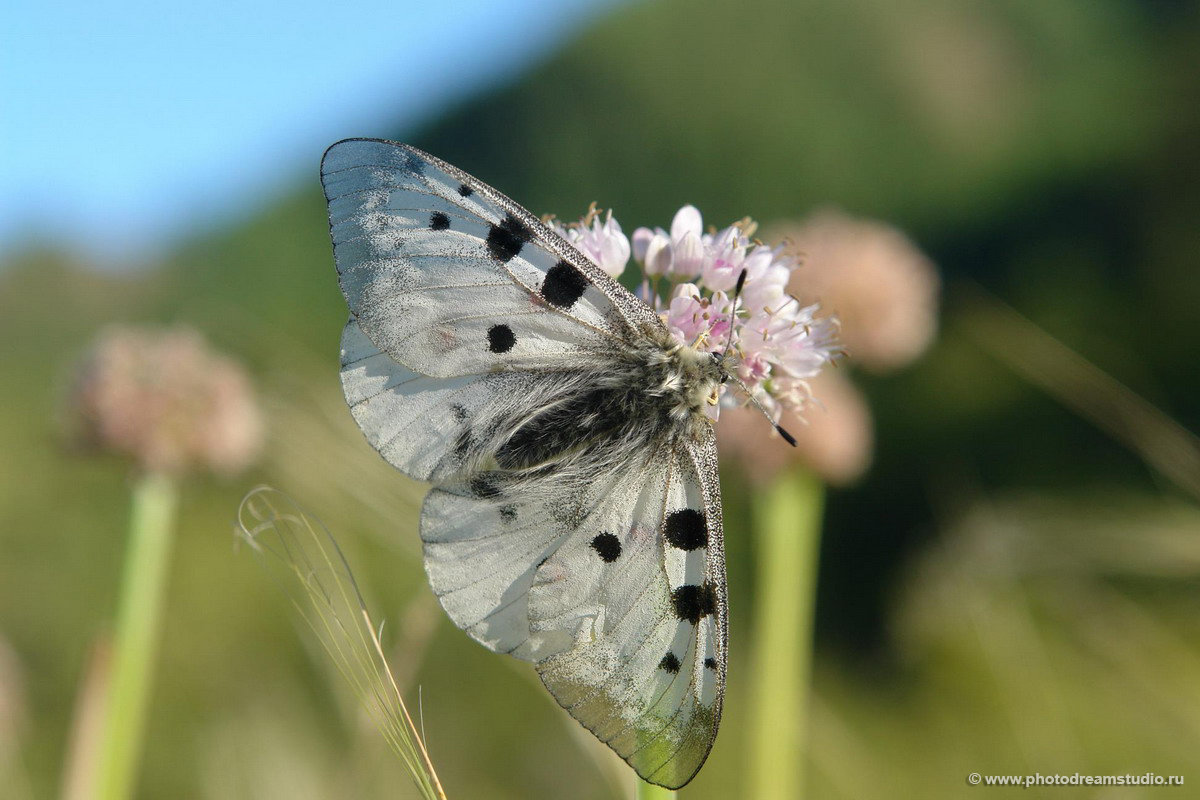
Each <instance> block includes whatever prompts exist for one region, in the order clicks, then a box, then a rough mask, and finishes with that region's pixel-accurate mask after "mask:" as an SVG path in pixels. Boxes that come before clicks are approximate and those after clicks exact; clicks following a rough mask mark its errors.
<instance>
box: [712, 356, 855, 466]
mask: <svg viewBox="0 0 1200 800" xmlns="http://www.w3.org/2000/svg"><path fill="white" fill-rule="evenodd" d="M807 383H808V385H809V388H810V390H811V394H812V398H813V399H812V400H810V401H809V402H808V404H807V407H806V409H805V412H804V416H803V418H800V417H799V416H797V415H796V414H795V413H793V412H791V411H787V412H785V413H784V414H783V417H782V418H781V419H780V424H781V425H783V427H784V428H785V429H786V430H787V431H788V433H790V434H792V436H794V437H795V439H796V446H795V447H789V446H788V445H787V444H786V443H785V442H784V441H783V439H782V438H780V437H779V436H778V435H777V434H776V433H775V432H774V429H773V428H772V427H771V424H770V422H768V421H767V420H766V419H764V418H763V415H762V414H761V413H759V411H758V410H757V409H755V408H754V407H753V406H743V407H740V408H733V409H725V410H724V411H722V412H721V422H720V424H719V425H717V445H718V447H719V448H720V452H721V457H722V460H724V459H729V461H731V462H733V463H736V464H737V465H738V466H739V467H740V468H741V469H742V471H743V472H744V473H745V475H746V477H747V478H748V479H749V480H750V481H751V482H752V483H754V484H760V485H761V484H767V483H769V482H770V481H771V480H772V479H773V478H774V477H775V475H776V474H777V473H778V472H779V471H780V470H783V469H785V468H786V467H788V466H789V465H791V464H803V465H804V466H805V467H807V468H808V469H810V470H812V471H813V472H814V473H816V474H817V475H819V476H820V477H821V478H822V479H823V480H824V481H825V482H826V483H828V484H830V485H833V486H845V485H847V484H850V483H853V482H854V481H856V480H857V479H858V478H859V477H861V476H862V474H863V472H865V471H866V469H867V466H868V465H869V464H870V462H871V451H872V445H873V441H874V428H873V425H872V422H871V412H870V409H869V408H868V407H867V402H866V399H865V398H864V397H863V396H862V394H861V393H860V392H859V391H858V389H857V388H855V386H854V384H852V383H851V382H850V381H849V380H847V379H846V377H845V376H844V375H842V374H841V373H839V372H835V371H833V370H828V369H827V370H824V371H822V372H821V374H820V375H818V376H816V377H815V378H811V379H809V380H808V381H807Z"/></svg>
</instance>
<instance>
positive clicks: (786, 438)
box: [729, 375, 796, 447]
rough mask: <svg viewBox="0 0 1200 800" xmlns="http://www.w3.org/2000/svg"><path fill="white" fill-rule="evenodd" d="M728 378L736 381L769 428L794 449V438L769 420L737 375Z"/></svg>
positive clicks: (765, 412)
mask: <svg viewBox="0 0 1200 800" xmlns="http://www.w3.org/2000/svg"><path fill="white" fill-rule="evenodd" d="M729 377H730V378H732V379H733V380H734V381H736V382H737V385H738V386H740V387H742V391H743V392H745V394H746V397H749V398H750V402H751V403H753V404H754V407H755V408H757V409H758V410H759V411H760V412H762V415H763V416H764V417H766V418H767V422H769V423H771V427H773V428H774V429H775V430H776V431H777V432H778V433H779V435H780V436H782V437H783V440H784V441H785V442H787V443H788V444H790V445H791V446H792V447H796V437H795V436H792V435H791V434H790V433H788V432H787V431H786V430H784V427H783V426H782V425H780V424H779V423H778V422H776V421H775V420H773V419H771V415H770V414H769V413H768V412H767V410H766V409H765V408H763V405H762V403H760V402H758V398H757V397H755V396H754V394H753V393H752V392H751V391H750V388H749V387H748V386H746V384H744V383H742V379H741V378H739V377H738V376H737V375H730V376H729Z"/></svg>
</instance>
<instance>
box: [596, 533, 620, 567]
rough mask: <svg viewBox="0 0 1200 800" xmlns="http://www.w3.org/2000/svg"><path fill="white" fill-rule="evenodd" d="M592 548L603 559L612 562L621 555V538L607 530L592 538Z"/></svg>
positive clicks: (608, 562) (605, 561)
mask: <svg viewBox="0 0 1200 800" xmlns="http://www.w3.org/2000/svg"><path fill="white" fill-rule="evenodd" d="M592 549H593V550H595V551H596V553H597V554H598V555H599V556H600V560H601V561H603V562H604V563H606V564H611V563H612V562H614V561H616V560H617V559H618V558H620V557H621V540H620V539H618V538H617V537H616V536H614V535H613V534H611V533H607V532H605V533H602V534H600V535H599V536H597V537H596V538H595V539H592Z"/></svg>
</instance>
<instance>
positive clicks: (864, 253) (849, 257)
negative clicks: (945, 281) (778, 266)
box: [771, 211, 939, 372]
mask: <svg viewBox="0 0 1200 800" xmlns="http://www.w3.org/2000/svg"><path fill="white" fill-rule="evenodd" d="M771 235H772V236H775V237H777V238H780V239H782V238H787V239H790V240H791V241H792V242H793V243H794V246H795V249H796V250H797V251H798V252H799V254H800V258H801V266H800V268H799V269H796V270H795V271H794V272H792V274H791V276H790V280H789V281H788V289H789V290H790V291H791V292H792V294H794V295H795V296H796V297H797V298H799V299H800V301H801V302H802V303H816V302H819V303H820V304H821V306H822V307H823V308H826V309H829V310H830V311H831V312H833V313H835V314H836V315H837V317H838V319H839V320H840V322H841V334H840V335H841V339H842V341H843V343H844V344H845V346H846V349H847V350H848V351H849V353H850V355H851V357H852V358H853V360H854V363H855V364H861V365H862V366H863V367H864V368H866V369H870V370H872V371H874V372H887V371H890V370H894V369H897V368H899V367H902V366H904V365H905V364H907V363H909V362H910V361H912V360H913V359H915V358H916V357H917V356H919V355H920V354H921V353H922V352H924V350H925V348H926V347H928V346H929V343H930V342H931V341H932V340H933V337H934V333H935V331H936V328H937V299H938V290H939V280H938V274H937V269H936V268H935V267H934V265H933V263H932V262H931V261H930V260H929V259H928V258H926V257H925V255H924V254H923V253H922V252H921V251H920V250H918V249H917V247H916V246H915V245H914V244H913V243H912V242H911V241H909V239H908V238H907V237H906V236H905V235H904V234H903V233H901V232H900V231H898V230H897V229H895V228H893V227H891V226H889V225H885V224H883V223H881V222H875V221H872V220H859V219H853V218H851V217H848V216H846V215H844V214H841V213H839V212H836V211H823V212H820V213H818V214H815V215H813V216H812V217H810V218H809V219H807V220H805V221H803V222H801V223H798V224H796V223H787V224H785V223H780V224H777V225H774V226H772V227H771Z"/></svg>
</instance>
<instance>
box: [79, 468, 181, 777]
mask: <svg viewBox="0 0 1200 800" xmlns="http://www.w3.org/2000/svg"><path fill="white" fill-rule="evenodd" d="M176 501H177V491H176V486H175V483H174V481H173V480H172V479H171V478H169V477H166V476H164V475H155V474H151V475H145V476H142V477H141V478H140V479H139V480H138V482H137V484H136V485H135V486H134V489H133V506H132V511H131V514H130V521H129V543H128V545H127V549H126V551H125V566H124V573H123V575H122V576H121V588H120V598H119V601H118V606H117V620H116V628H115V631H114V635H113V655H112V671H111V673H110V676H109V685H108V693H107V696H106V699H105V702H104V709H103V712H102V713H103V719H102V722H101V724H100V727H99V732H100V741H99V742H98V743H97V750H98V758H97V761H96V793H95V797H96V798H97V800H126V798H129V797H131V796H132V795H133V789H134V785H135V783H136V776H137V767H138V761H139V759H140V756H141V752H142V741H143V739H144V729H145V723H146V711H147V707H148V704H149V698H150V689H151V685H152V683H153V676H154V662H155V658H156V654H157V652H158V640H159V632H160V631H159V628H160V624H159V620H160V618H161V616H162V607H163V595H164V588H165V586H166V579H167V573H168V567H169V564H170V554H171V542H172V538H173V537H172V528H173V525H172V522H173V519H174V516H175V507H176Z"/></svg>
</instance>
